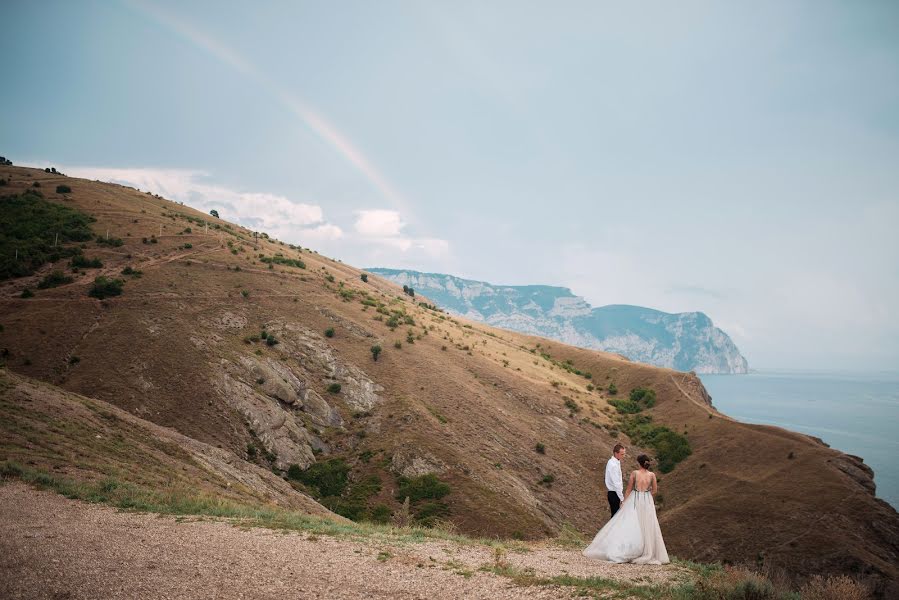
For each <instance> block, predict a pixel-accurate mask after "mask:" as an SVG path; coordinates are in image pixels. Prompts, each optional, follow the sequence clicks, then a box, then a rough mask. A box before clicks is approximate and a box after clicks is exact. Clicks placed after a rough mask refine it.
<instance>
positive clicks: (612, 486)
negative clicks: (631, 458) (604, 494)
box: [606, 456, 624, 500]
mask: <svg viewBox="0 0 899 600" xmlns="http://www.w3.org/2000/svg"><path fill="white" fill-rule="evenodd" d="M606 489H607V490H609V491H610V492H615V493H616V494H618V498H619V500H624V482H623V478H622V477H621V461H620V460H618V459H617V458H615V457H614V456H613V457H612V458H610V459H609V462H607V463H606Z"/></svg>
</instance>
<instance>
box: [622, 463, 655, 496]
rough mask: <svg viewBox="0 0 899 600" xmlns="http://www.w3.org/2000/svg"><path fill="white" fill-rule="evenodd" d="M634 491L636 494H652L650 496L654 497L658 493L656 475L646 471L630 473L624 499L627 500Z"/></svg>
mask: <svg viewBox="0 0 899 600" xmlns="http://www.w3.org/2000/svg"><path fill="white" fill-rule="evenodd" d="M634 490H636V491H638V492H652V495H653V496H655V495H656V494H657V493H658V491H659V484H658V482H657V481H656V474H655V473H653V472H652V471H647V470H646V469H640V470H639V471H632V472H631V477H630V480H628V482H627V490H625V493H624V497H625V498H627V497H628V496H629V495H630V493H631V492H632V491H634Z"/></svg>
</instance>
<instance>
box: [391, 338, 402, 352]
mask: <svg viewBox="0 0 899 600" xmlns="http://www.w3.org/2000/svg"><path fill="white" fill-rule="evenodd" d="M393 347H394V348H396V349H397V350H399V349H400V348H402V347H403V342H401V341H399V340H397V341H395V342H393Z"/></svg>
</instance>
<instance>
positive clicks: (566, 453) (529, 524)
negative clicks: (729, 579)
mask: <svg viewBox="0 0 899 600" xmlns="http://www.w3.org/2000/svg"><path fill="white" fill-rule="evenodd" d="M0 177H2V178H4V179H6V180H8V181H9V183H8V185H6V186H5V187H4V188H0V193H3V194H10V195H12V194H15V195H19V196H20V195H21V194H23V193H25V192H26V191H27V190H40V191H41V192H42V193H43V196H44V201H46V202H49V203H52V204H53V205H55V206H63V207H68V208H71V209H73V210H76V211H78V212H80V213H83V214H85V215H88V216H89V217H91V218H93V219H95V221H93V222H92V223H90V224H89V226H90V228H91V230H92V231H93V233H94V235H95V237H94V239H93V240H91V241H80V242H79V241H69V242H66V243H65V244H63V247H64V248H67V249H68V250H66V253H68V254H70V255H71V256H62V254H61V255H60V256H59V257H56V258H57V260H56V261H55V262H53V263H50V262H47V263H44V264H41V265H39V266H35V267H34V273H33V274H31V275H25V276H20V277H14V278H10V279H7V280H6V281H4V282H2V283H0V306H2V310H0V312H2V315H3V316H2V317H0V325H2V326H3V329H2V331H0V348H5V351H4V352H3V354H4V355H3V357H2V359H3V360H4V361H5V363H6V367H7V368H8V369H9V370H10V371H12V372H15V373H19V374H22V375H25V376H28V377H30V378H33V379H36V380H40V381H43V382H47V383H51V384H53V385H56V386H59V387H60V388H62V389H63V390H67V391H69V392H74V393H78V394H81V395H83V396H85V397H89V398H93V399H97V400H101V401H104V402H108V403H110V404H112V405H114V406H116V407H119V408H121V409H123V410H124V411H126V412H128V413H130V414H131V415H134V416H136V417H140V418H141V419H144V420H146V421H150V422H152V423H155V424H157V425H161V426H164V427H169V428H172V429H174V430H176V431H177V432H179V433H180V434H182V435H183V436H186V437H188V438H191V439H192V440H195V441H197V442H202V443H203V444H206V445H208V446H209V447H212V448H219V449H221V451H222V452H224V453H227V454H228V455H229V456H231V457H233V460H234V461H237V462H241V463H246V464H247V465H250V466H252V465H255V468H258V469H259V470H265V471H269V472H272V473H273V475H274V474H277V475H278V476H279V477H287V478H288V479H289V480H290V481H292V483H293V488H296V489H300V490H304V491H306V492H308V494H310V495H312V496H314V497H315V498H316V499H317V500H318V501H319V502H321V503H322V504H323V505H324V506H327V507H329V508H331V509H332V510H335V511H337V512H340V513H342V514H345V515H347V516H351V517H353V518H357V519H368V520H375V521H377V520H381V521H385V520H389V519H391V518H394V516H395V515H397V514H398V513H400V514H401V513H402V511H403V500H404V499H405V497H407V496H408V497H409V498H410V506H409V512H410V515H411V518H412V519H413V520H417V521H418V522H422V523H435V522H439V521H448V522H451V523H452V524H453V526H454V527H456V528H458V529H459V530H460V531H462V532H465V533H468V534H472V535H481V536H500V537H505V538H529V539H535V538H541V537H544V536H548V535H553V534H555V533H556V532H558V531H559V530H560V528H561V527H562V525H563V524H564V523H570V524H571V525H573V526H574V527H575V528H576V529H578V530H580V531H581V532H584V533H589V534H590V535H592V533H594V532H595V531H596V530H597V529H598V528H599V527H600V526H601V524H602V523H604V521H605V519H606V518H607V511H608V508H607V506H606V505H605V498H604V496H605V492H604V489H603V487H602V468H603V465H604V462H605V460H606V458H607V457H608V455H609V452H610V449H611V446H612V445H613V444H614V443H615V442H616V441H623V442H625V443H627V444H629V445H630V458H629V462H628V464H626V465H625V466H626V470H630V469H632V468H634V467H635V462H634V461H633V459H634V457H635V456H636V455H637V454H638V453H639V452H641V451H646V452H648V453H650V454H654V455H656V456H657V457H658V458H659V459H660V460H659V464H660V466H664V467H665V469H664V470H665V471H668V472H665V473H661V474H660V479H661V494H660V497H659V498H658V499H657V500H658V502H659V511H660V512H659V516H660V519H661V523H662V528H663V532H664V534H665V538H666V542H667V543H668V545H669V550H670V551H671V552H672V553H673V554H675V555H677V556H680V557H683V558H691V559H698V560H703V561H713V560H722V561H728V562H733V563H741V562H750V563H752V564H757V563H762V564H775V565H779V566H781V567H784V568H787V569H790V570H791V571H793V572H796V573H806V574H808V573H814V572H820V571H828V572H836V573H849V574H853V575H855V576H865V577H872V578H874V579H878V580H895V578H896V577H897V568H896V564H897V558H899V546H897V544H899V542H897V540H899V516H897V514H896V512H895V511H894V510H893V509H892V508H891V507H889V506H888V505H886V504H885V503H883V502H882V501H879V500H877V499H875V498H874V496H873V494H872V486H873V483H872V479H871V474H870V471H869V470H868V469H867V467H865V466H864V465H863V464H862V463H861V461H860V460H858V459H855V458H853V457H849V456H846V455H844V454H841V453H839V452H836V451H834V450H832V449H829V448H827V447H826V446H824V445H823V444H821V443H820V442H817V441H816V440H813V439H811V438H809V437H807V436H803V435H799V434H795V433H790V432H786V431H784V430H780V429H777V428H772V427H764V426H754V425H745V424H741V423H738V422H735V421H733V420H731V419H729V418H727V417H725V416H723V415H721V414H719V413H717V412H716V411H715V409H714V408H713V407H712V406H711V405H710V403H709V401H708V397H707V395H706V394H705V390H704V389H703V388H702V385H701V383H700V381H699V380H698V378H696V377H695V376H694V375H692V374H689V373H681V372H676V371H671V370H666V369H659V368H653V367H648V366H645V365H638V364H634V363H630V362H628V361H627V360H625V359H622V358H621V357H619V356H615V355H610V354H605V353H601V352H595V351H588V350H582V349H577V348H573V347H569V346H565V345H562V344H559V343H556V342H549V341H547V340H544V339H540V338H533V337H529V336H524V335H519V334H514V333H510V332H507V331H502V330H493V329H490V328H488V327H485V326H483V325H480V324H474V323H469V322H466V321H465V320H464V319H457V318H450V317H449V316H448V315H445V314H443V313H441V312H440V311H439V310H434V309H432V308H428V307H425V306H422V305H420V304H419V302H425V303H427V299H425V298H414V299H413V298H411V297H409V296H407V295H405V294H403V292H402V290H401V289H399V288H397V287H396V286H394V285H393V284H390V283H388V282H386V281H384V280H382V279H380V278H378V277H376V276H373V275H369V276H368V277H367V281H363V278H362V274H363V273H362V272H361V271H359V270H357V269H354V268H352V267H350V266H348V265H344V264H342V263H340V262H337V261H333V260H331V259H328V258H326V257H323V256H320V255H318V254H317V253H315V252H314V251H312V250H310V249H307V248H302V247H294V246H290V245H287V244H284V243H281V242H279V241H276V240H271V239H264V238H263V239H260V240H259V241H258V242H255V241H254V238H253V237H252V235H251V232H249V231H247V230H245V229H243V228H242V227H239V226H237V225H234V224H229V223H227V222H226V221H223V220H220V219H216V218H214V217H210V216H209V215H204V214H202V213H199V212H197V211H194V210H192V209H190V208H188V207H185V206H181V205H178V204H176V203H172V202H169V201H167V200H164V199H162V198H157V197H154V196H152V195H150V194H147V193H142V192H139V191H137V190H133V189H130V188H125V187H121V186H117V185H111V184H104V183H97V182H90V181H85V180H79V179H72V178H66V177H62V176H59V175H54V174H49V173H44V172H42V171H37V170H33V169H24V168H16V167H0ZM34 182H38V183H39V184H40V187H39V188H34V187H33V185H34ZM58 185H67V186H69V188H70V190H71V191H70V192H66V193H62V192H60V193H57V192H55V191H54V190H56V189H57V186H58ZM223 216H225V217H227V215H223ZM207 228H208V229H207ZM107 231H108V232H109V233H108V235H109V239H107ZM53 234H54V232H53V231H51V230H49V229H48V230H47V231H46V233H45V234H44V242H47V243H49V242H48V240H51V239H52V235H53ZM97 236H99V237H97ZM118 240H121V244H119V242H118ZM15 244H16V242H15V241H13V242H12V245H13V246H15ZM9 247H10V241H9V240H7V241H5V242H4V248H9ZM76 250H77V252H76ZM75 255H77V256H82V257H83V260H77V261H76V257H75ZM50 258H52V257H50ZM72 261H76V262H75V264H76V265H82V266H75V267H73V266H72ZM95 261H99V266H91V265H97V262H95ZM54 270H59V271H60V272H61V273H60V274H59V275H57V276H53V271H54ZM48 276H50V277H49V281H50V282H51V283H52V282H54V281H58V280H59V277H60V276H61V277H62V282H61V283H60V284H59V285H56V286H55V287H54V286H46V285H45V286H44V287H43V289H42V288H41V286H40V284H41V282H42V281H46V280H48ZM69 277H71V282H68V281H67V278H69ZM98 277H105V278H106V280H105V281H104V280H101V281H100V286H99V287H100V289H101V293H99V294H98V293H97V292H96V290H97V288H98V283H97V278H98ZM110 280H120V281H121V282H122V283H121V284H114V285H113V288H116V289H120V291H121V294H120V295H109V296H107V297H105V298H103V299H98V298H97V297H96V296H98V295H101V296H104V295H106V294H104V293H102V290H103V289H105V287H104V285H108V284H109V281H110ZM26 289H28V291H29V293H27V294H24V293H23V292H24V291H25V290H26ZM92 290H94V295H93V296H91V291H92ZM23 296H24V297H23ZM376 346H377V347H379V348H380V349H381V351H380V353H378V354H376V353H374V352H373V351H372V349H373V347H376ZM611 390H614V391H615V393H614V394H613V393H612V391H611ZM634 390H649V391H651V392H652V395H653V396H654V398H653V401H652V402H647V401H646V397H645V396H644V397H643V398H639V396H640V395H641V393H640V392H638V393H637V394H636V395H635V398H636V400H632V399H631V393H632V392H633V391H634ZM629 403H630V404H629ZM17 406H18V405H17ZM17 410H22V411H26V412H27V411H28V410H30V409H29V408H28V407H27V406H26V405H23V406H19V407H18V408H17ZM16 447H17V448H19V449H18V450H16V452H18V453H19V458H20V459H21V458H22V456H23V455H27V454H28V453H29V452H31V451H32V449H31V447H30V446H21V445H19V446H16ZM3 451H4V452H5V453H6V454H7V455H11V453H12V452H13V450H12V449H11V448H10V447H9V446H4V450H3ZM4 458H5V457H4V456H0V460H2V459H4ZM663 463H666V464H664V465H663ZM274 479H276V480H278V481H283V480H281V479H278V478H277V477H275V478H274ZM256 491H257V492H258V493H264V492H263V491H262V488H260V490H256Z"/></svg>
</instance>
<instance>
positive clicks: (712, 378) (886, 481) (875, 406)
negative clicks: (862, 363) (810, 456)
mask: <svg viewBox="0 0 899 600" xmlns="http://www.w3.org/2000/svg"><path fill="white" fill-rule="evenodd" d="M700 378H701V379H702V383H703V385H705V388H706V390H708V392H709V394H710V395H711V396H712V404H714V405H715V408H717V409H718V410H719V411H721V412H723V413H725V414H726V415H729V416H731V417H733V418H735V419H737V420H739V421H743V422H746V423H763V424H767V425H777V426H779V427H783V428H784V429H790V430H792V431H798V432H800V433H806V434H809V435H813V436H815V437H819V438H821V439H822V440H824V441H825V442H827V444H829V445H830V446H831V447H833V448H836V449H838V450H841V451H843V452H846V453H847V454H854V455H856V456H860V457H862V458H863V459H864V461H865V464H867V465H868V466H869V467H871V468H872V469H874V483H875V484H876V486H877V497H878V498H882V499H883V500H886V501H887V502H889V503H890V504H891V505H892V506H893V508H896V509H899V373H851V372H839V371H781V370H773V369H772V370H759V371H753V372H751V373H749V374H747V375H701V376H700Z"/></svg>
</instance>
